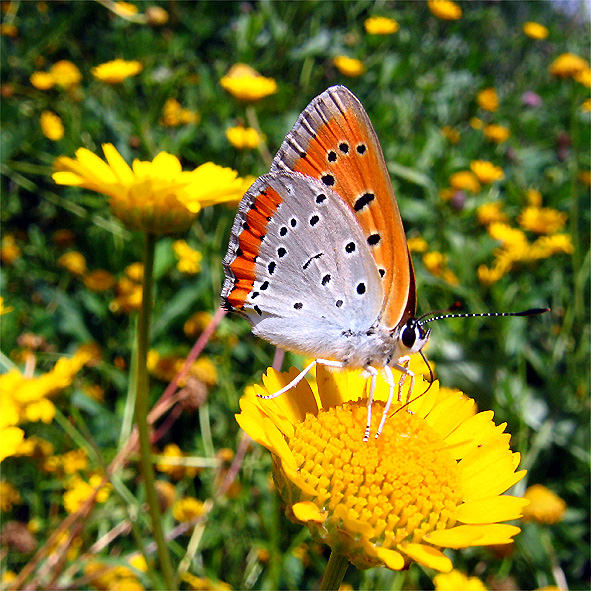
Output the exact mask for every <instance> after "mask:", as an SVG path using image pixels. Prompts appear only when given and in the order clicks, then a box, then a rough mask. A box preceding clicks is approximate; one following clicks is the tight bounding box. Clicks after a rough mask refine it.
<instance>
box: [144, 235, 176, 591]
mask: <svg viewBox="0 0 591 591" xmlns="http://www.w3.org/2000/svg"><path fill="white" fill-rule="evenodd" d="M155 246H156V236H155V235H154V234H150V233H146V242H145V249H144V284H143V294H142V307H141V308H140V317H139V322H138V327H137V391H136V400H135V421H136V425H137V430H138V437H139V445H140V459H141V462H140V466H141V472H142V479H143V481H144V487H145V489H146V500H147V502H148V510H149V513H150V518H151V520H152V533H153V535H154V542H155V543H156V548H157V550H158V560H159V562H160V568H161V569H162V576H163V578H164V583H165V585H166V588H167V589H176V587H177V585H176V581H175V575H174V570H173V568H172V562H171V560H170V554H169V553H168V546H167V545H166V540H165V539H164V532H163V531H162V519H161V515H160V506H159V504H158V495H157V494H156V487H155V486H154V470H153V467H152V453H151V449H150V447H151V446H150V433H149V429H148V406H149V404H148V393H149V382H148V369H147V367H146V362H147V359H148V347H149V344H150V318H151V315H152V298H153V288H154V251H155Z"/></svg>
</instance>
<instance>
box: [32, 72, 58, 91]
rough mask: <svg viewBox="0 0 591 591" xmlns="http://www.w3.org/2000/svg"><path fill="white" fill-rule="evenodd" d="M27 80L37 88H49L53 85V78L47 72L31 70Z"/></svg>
mask: <svg viewBox="0 0 591 591" xmlns="http://www.w3.org/2000/svg"><path fill="white" fill-rule="evenodd" d="M29 80H30V81H31V84H32V85H33V86H34V87H35V88H36V89H37V90H49V89H50V88H53V86H54V85H55V80H54V78H53V76H52V75H51V74H50V73H49V72H33V73H32V74H31V76H30V78H29Z"/></svg>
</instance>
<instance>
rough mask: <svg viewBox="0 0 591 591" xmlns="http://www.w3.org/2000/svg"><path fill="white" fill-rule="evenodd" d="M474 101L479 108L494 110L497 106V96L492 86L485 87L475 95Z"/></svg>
mask: <svg viewBox="0 0 591 591" xmlns="http://www.w3.org/2000/svg"><path fill="white" fill-rule="evenodd" d="M476 102H477V103H478V105H479V107H480V108H481V109H484V110H485V111H491V112H493V113H494V112H495V111H496V110H497V109H498V108H499V96H498V94H497V91H496V90H495V89H494V88H492V87H491V88H485V89H484V90H481V91H480V92H479V93H478V95H477V96H476Z"/></svg>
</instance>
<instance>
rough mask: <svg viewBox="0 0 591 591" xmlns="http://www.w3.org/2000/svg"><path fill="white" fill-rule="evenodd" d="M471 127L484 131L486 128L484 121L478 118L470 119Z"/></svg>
mask: <svg viewBox="0 0 591 591" xmlns="http://www.w3.org/2000/svg"><path fill="white" fill-rule="evenodd" d="M470 127H471V128H472V129H482V128H483V127H484V121H483V120H482V119H479V118H478V117H472V118H471V119H470Z"/></svg>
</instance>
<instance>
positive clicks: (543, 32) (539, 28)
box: [523, 22, 548, 39]
mask: <svg viewBox="0 0 591 591" xmlns="http://www.w3.org/2000/svg"><path fill="white" fill-rule="evenodd" d="M523 32H524V33H525V34H526V35H527V36H528V37H530V38H531V39H545V38H546V37H548V29H547V28H546V27H545V26H544V25H540V23H533V22H527V23H525V24H524V25H523Z"/></svg>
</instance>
